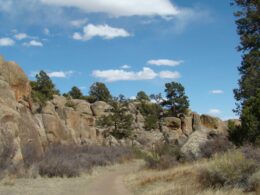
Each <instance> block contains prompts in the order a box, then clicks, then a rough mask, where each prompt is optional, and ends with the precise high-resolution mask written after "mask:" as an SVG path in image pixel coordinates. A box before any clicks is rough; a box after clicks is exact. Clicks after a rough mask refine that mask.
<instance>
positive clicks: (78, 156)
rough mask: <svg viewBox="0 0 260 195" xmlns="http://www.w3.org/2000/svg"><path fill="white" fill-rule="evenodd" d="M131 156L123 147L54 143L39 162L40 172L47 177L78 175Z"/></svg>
mask: <svg viewBox="0 0 260 195" xmlns="http://www.w3.org/2000/svg"><path fill="white" fill-rule="evenodd" d="M130 157H131V151H130V150H129V149H127V148H123V147H102V146H82V147H80V146H70V145H69V146H64V145H54V146H52V147H50V148H49V150H48V151H47V152H46V153H45V155H44V157H43V159H42V160H41V162H40V163H39V173H40V175H41V176H47V177H76V176H79V175H80V172H81V171H91V169H92V168H93V167H94V166H105V165H110V164H113V163H116V162H119V161H122V160H124V159H128V158H130Z"/></svg>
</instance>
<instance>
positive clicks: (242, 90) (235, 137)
mask: <svg viewBox="0 0 260 195" xmlns="http://www.w3.org/2000/svg"><path fill="white" fill-rule="evenodd" d="M233 5H235V6H237V7H239V8H240V10H239V11H237V12H235V14H234V15H235V16H236V17H237V20H236V24H237V33H238V35H239V36H240V45H239V46H238V48H237V49H238V51H239V52H242V63H241V65H240V66H239V68H238V70H239V73H240V75H241V77H240V79H239V81H238V84H239V88H238V89H235V90H234V96H235V99H236V100H237V108H236V110H235V111H236V112H237V113H238V114H240V119H241V127H236V128H233V129H231V130H230V132H231V133H230V139H231V140H232V141H233V142H235V143H237V144H238V145H241V144H243V143H244V142H249V143H253V144H257V143H259V142H260V106H259V102H260V100H259V98H260V1H259V0H234V3H233Z"/></svg>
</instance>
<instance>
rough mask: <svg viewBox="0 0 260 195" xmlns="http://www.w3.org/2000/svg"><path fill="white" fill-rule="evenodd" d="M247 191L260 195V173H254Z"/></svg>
mask: <svg viewBox="0 0 260 195" xmlns="http://www.w3.org/2000/svg"><path fill="white" fill-rule="evenodd" d="M247 191H256V192H259V193H260V171H258V172H256V173H254V174H253V175H252V176H251V177H250V178H249V181H248V188H247Z"/></svg>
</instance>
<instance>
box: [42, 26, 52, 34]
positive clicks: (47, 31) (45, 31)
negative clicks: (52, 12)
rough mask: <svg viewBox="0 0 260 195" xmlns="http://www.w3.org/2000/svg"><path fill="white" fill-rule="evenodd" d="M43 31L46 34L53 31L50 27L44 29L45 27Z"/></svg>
mask: <svg viewBox="0 0 260 195" xmlns="http://www.w3.org/2000/svg"><path fill="white" fill-rule="evenodd" d="M43 33H44V34H45V35H47V36H49V35H50V34H51V31H50V29H48V28H44V29H43Z"/></svg>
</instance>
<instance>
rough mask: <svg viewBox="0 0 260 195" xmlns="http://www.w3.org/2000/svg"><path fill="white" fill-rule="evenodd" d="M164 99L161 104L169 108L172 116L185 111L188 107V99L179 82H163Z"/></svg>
mask: <svg viewBox="0 0 260 195" xmlns="http://www.w3.org/2000/svg"><path fill="white" fill-rule="evenodd" d="M165 93H166V100H163V101H162V103H161V104H162V106H165V107H166V108H168V109H169V112H170V114H171V115H172V116H175V117H176V116H178V114H180V113H186V111H187V109H188V108H189V100H188V97H187V96H186V95H185V89H184V87H183V86H182V85H181V84H180V83H176V82H171V83H166V84H165Z"/></svg>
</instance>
